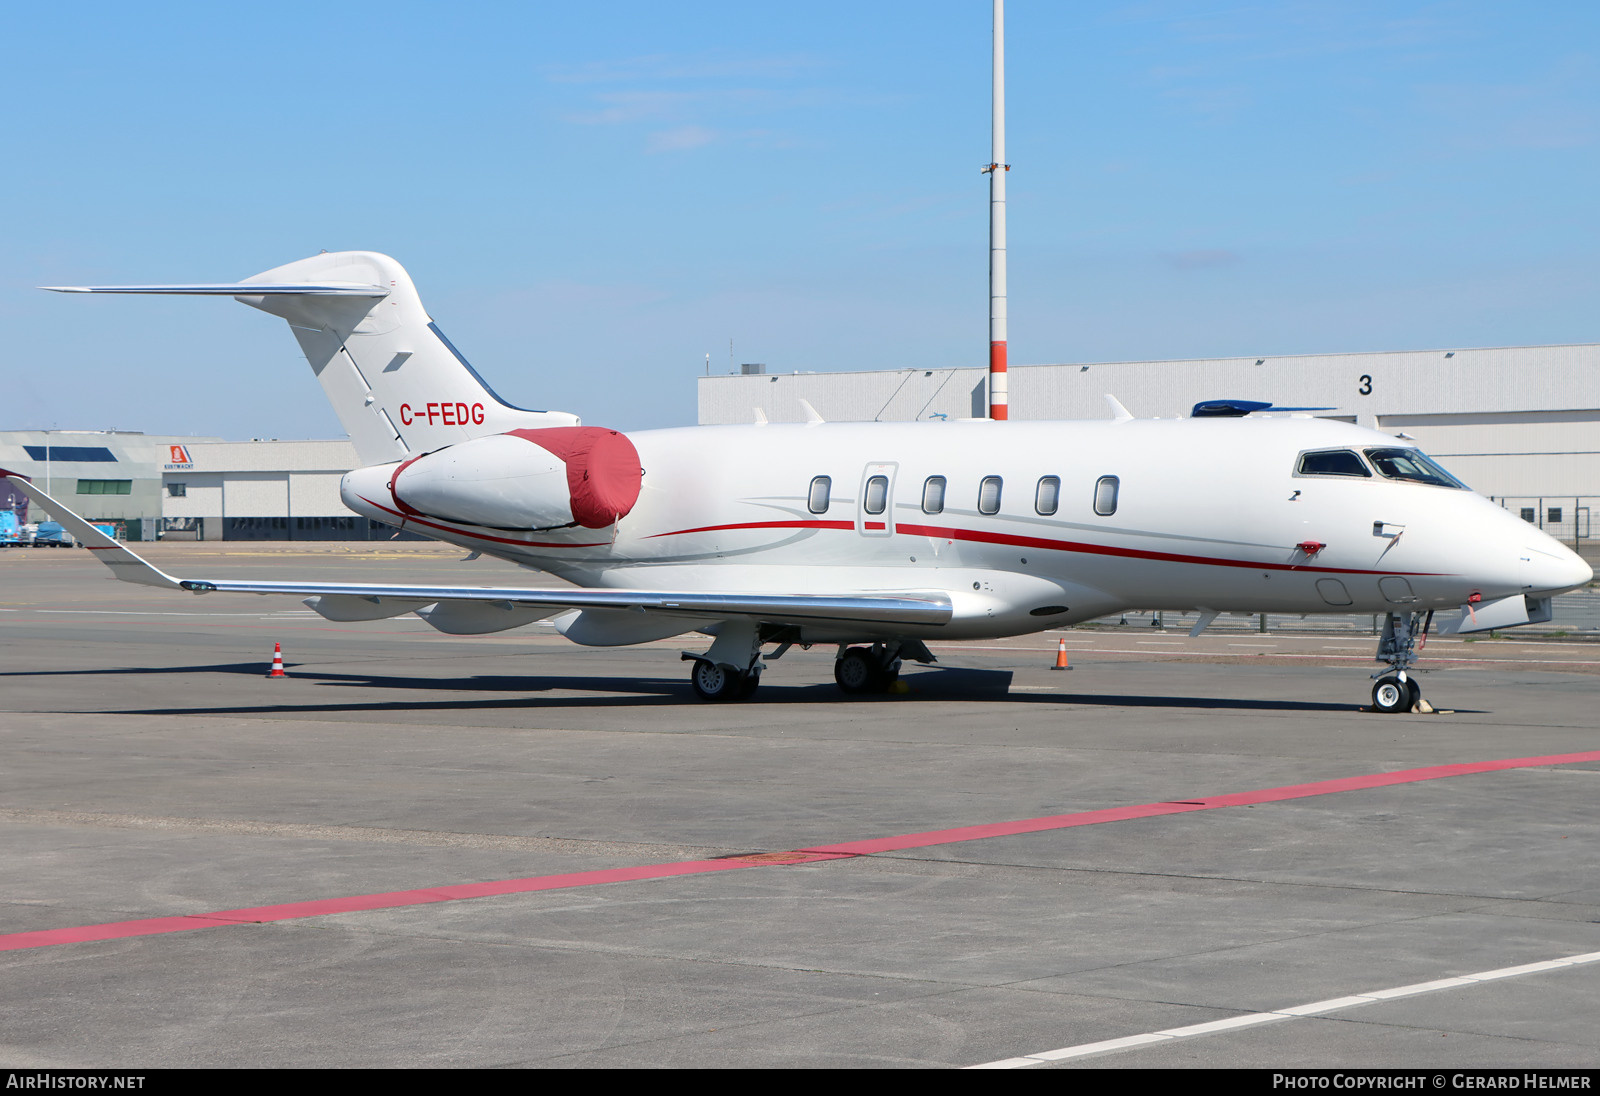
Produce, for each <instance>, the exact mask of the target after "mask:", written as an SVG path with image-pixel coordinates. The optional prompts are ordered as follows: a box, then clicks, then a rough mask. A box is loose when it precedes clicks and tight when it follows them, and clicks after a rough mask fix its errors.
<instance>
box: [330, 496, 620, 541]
mask: <svg viewBox="0 0 1600 1096" xmlns="http://www.w3.org/2000/svg"><path fill="white" fill-rule="evenodd" d="M361 501H362V502H364V503H367V504H368V505H369V506H376V507H377V508H378V509H379V510H382V511H383V512H384V513H385V514H393V515H394V516H395V517H397V518H399V519H400V522H401V524H406V523H410V524H412V525H426V526H427V527H428V528H430V529H438V530H439V531H441V532H444V533H455V534H457V535H458V536H464V537H471V538H472V539H473V540H492V541H494V542H495V543H496V544H515V545H517V546H518V547H520V548H604V547H605V546H606V544H607V542H606V541H590V542H587V543H567V544H563V543H560V542H558V541H539V540H517V539H516V538H515V537H492V536H490V535H489V534H488V533H473V532H470V531H468V530H466V529H462V528H460V527H459V526H454V525H440V524H439V523H438V522H434V521H428V520H427V519H426V518H417V517H412V516H411V515H410V514H402V513H401V512H400V511H399V510H393V509H390V508H389V507H387V506H385V505H384V504H383V503H381V502H373V501H372V500H371V499H369V498H367V496H366V495H362V496H361ZM397 501H398V500H397Z"/></svg>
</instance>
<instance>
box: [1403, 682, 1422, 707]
mask: <svg viewBox="0 0 1600 1096" xmlns="http://www.w3.org/2000/svg"><path fill="white" fill-rule="evenodd" d="M1420 703H1422V684H1421V682H1419V681H1418V680H1417V679H1416V678H1414V677H1412V676H1411V675H1410V674H1407V675H1406V711H1408V712H1414V711H1416V709H1417V705H1418V704H1420Z"/></svg>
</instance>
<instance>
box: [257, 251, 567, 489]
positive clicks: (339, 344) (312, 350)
mask: <svg viewBox="0 0 1600 1096" xmlns="http://www.w3.org/2000/svg"><path fill="white" fill-rule="evenodd" d="M251 283H265V284H268V285H274V286H277V285H284V284H312V283H335V284H347V285H348V284H362V285H372V286H375V287H377V288H378V289H379V290H382V291H383V292H384V295H383V296H382V297H381V298H378V299H373V298H368V297H353V296H332V295H324V294H315V295H310V294H308V295H300V294H292V293H290V294H283V293H270V294H264V295H261V296H252V295H251V294H250V293H249V292H248V290H246V291H245V292H242V293H239V294H238V295H237V298H236V299H237V300H239V301H241V302H242V303H244V304H248V305H250V306H252V307H254V308H259V309H261V310H262V311H263V312H270V313H272V314H273V315H275V316H281V317H282V318H283V319H285V320H287V321H288V322H289V326H290V328H291V329H292V330H293V331H294V336H295V338H296V339H297V340H299V343H300V349H301V350H302V351H304V352H305V356H306V360H307V361H309V362H310V363H311V370H312V372H314V373H315V374H316V375H317V379H318V380H319V381H320V382H321V383H322V390H323V391H324V392H325V393H327V396H328V402H330V403H331V404H333V409H334V411H335V412H336V413H337V414H338V416H339V421H340V422H341V423H343V424H344V428H345V430H346V431H347V432H348V433H349V435H350V438H351V440H352V441H353V442H355V446H356V452H357V454H358V455H359V456H360V458H361V460H362V462H363V463H366V464H379V463H382V462H385V461H391V460H397V459H400V458H403V457H405V456H408V455H412V454H417V453H425V452H431V451H432V450H435V449H442V448H443V447H445V446H447V445H454V444H455V443H457V442H461V441H467V440H469V439H471V438H476V437H482V436H484V435H487V434H498V433H503V432H504V431H507V430H517V429H537V428H540V427H550V426H575V425H577V424H578V417H577V416H576V415H569V414H566V413H565V412H560V411H530V410H525V409H523V408H520V407H512V406H511V405H510V404H508V403H506V402H505V401H504V400H502V399H500V397H499V396H497V395H495V393H494V391H493V390H492V389H490V388H489V386H488V385H487V384H485V383H484V381H483V378H481V377H479V376H478V374H477V372H476V371H475V370H474V369H473V368H472V366H470V365H469V364H467V360H466V359H465V358H463V357H462V356H461V355H460V353H458V352H457V351H456V349H455V347H454V346H452V345H451V344H450V341H449V340H448V339H446V338H445V337H444V334H443V332H441V331H440V330H439V328H438V326H437V325H436V324H434V322H433V321H432V320H431V319H430V318H429V316H428V314H427V312H426V311H425V310H424V309H423V307H422V300H421V298H419V297H418V296H417V290H416V287H415V286H414V285H412V283H411V277H410V275H408V274H407V273H406V272H405V268H404V267H402V266H401V265H400V264H399V263H397V262H395V261H394V260H393V259H391V258H389V256H387V255H380V254H378V253H376V252H372V251H343V252H334V253H329V254H323V255H316V256H313V257H312V258H309V259H301V260H300V261H299V262H293V263H289V264H288V265H286V266H280V267H278V268H276V269H274V270H268V271H264V272H263V273H261V274H257V275H255V276H254V277H252V278H246V279H245V281H244V282H243V283H241V288H245V287H246V286H248V285H249V284H251Z"/></svg>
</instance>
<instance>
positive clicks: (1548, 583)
mask: <svg viewBox="0 0 1600 1096" xmlns="http://www.w3.org/2000/svg"><path fill="white" fill-rule="evenodd" d="M1522 557H1523V559H1524V560H1525V561H1526V562H1525V563H1524V565H1523V566H1524V568H1525V570H1524V574H1525V576H1526V577H1525V578H1524V580H1523V581H1524V583H1525V584H1526V585H1527V586H1529V587H1531V589H1532V592H1534V593H1540V594H1558V593H1563V592H1565V591H1567V590H1575V589H1577V588H1578V587H1579V586H1584V585H1587V584H1588V583H1589V581H1590V580H1591V579H1593V578H1594V568H1593V567H1590V566H1589V565H1588V564H1587V563H1585V562H1584V560H1583V557H1582V556H1580V555H1578V553H1576V552H1574V551H1572V550H1571V549H1570V548H1568V547H1567V546H1566V545H1564V544H1561V543H1559V542H1557V541H1555V540H1551V541H1549V542H1548V543H1546V544H1541V545H1537V546H1535V545H1529V546H1528V547H1526V548H1524V549H1523V550H1522Z"/></svg>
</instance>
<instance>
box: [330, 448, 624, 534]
mask: <svg viewBox="0 0 1600 1096" xmlns="http://www.w3.org/2000/svg"><path fill="white" fill-rule="evenodd" d="M356 475H357V473H351V476H350V477H347V480H346V486H347V487H348V485H349V482H350V478H353V477H355V476H356ZM642 478H643V470H642V469H641V468H640V467H639V453H638V450H636V449H635V448H634V447H633V443H632V442H631V441H629V440H628V438H627V435H625V434H621V433H619V432H617V431H615V430H605V429H602V428H600V427H596V426H563V427H551V428H549V429H544V430H513V431H511V432H510V433H506V434H491V435H489V436H488V437H482V438H473V439H472V440H471V441H464V442H461V443H460V444H459V445H452V446H449V447H447V448H444V449H439V450H436V451H435V452H432V453H425V454H423V455H422V456H420V457H413V458H412V459H410V460H408V461H404V462H403V463H401V464H400V465H399V466H398V467H397V468H395V469H394V471H393V474H392V475H391V476H390V477H389V479H388V482H387V484H386V485H385V486H386V488H387V491H388V493H389V496H390V498H391V499H392V500H393V501H394V504H395V507H396V508H397V509H398V510H399V511H400V512H401V513H403V514H406V515H408V516H414V517H432V518H443V519H444V520H446V521H454V522H459V523H462V524H465V525H479V526H485V527H488V528H491V529H517V530H530V529H561V528H566V527H569V526H574V525H577V526H582V527H583V528H585V529H603V528H605V527H606V526H608V525H611V524H613V523H615V522H616V521H617V519H619V518H621V517H623V516H624V515H626V514H627V513H628V512H629V511H630V510H632V509H633V504H634V503H635V502H637V501H638V499H639V487H640V483H641V480H642Z"/></svg>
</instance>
